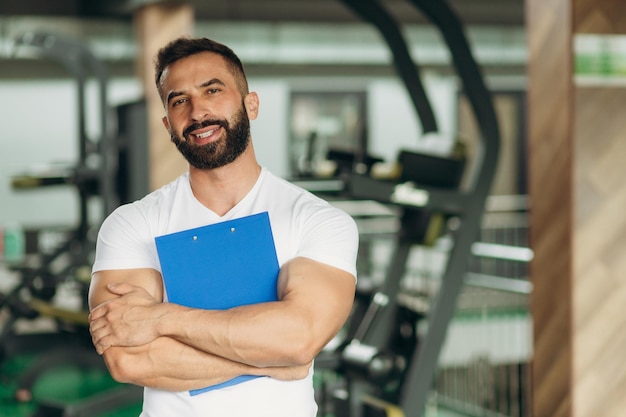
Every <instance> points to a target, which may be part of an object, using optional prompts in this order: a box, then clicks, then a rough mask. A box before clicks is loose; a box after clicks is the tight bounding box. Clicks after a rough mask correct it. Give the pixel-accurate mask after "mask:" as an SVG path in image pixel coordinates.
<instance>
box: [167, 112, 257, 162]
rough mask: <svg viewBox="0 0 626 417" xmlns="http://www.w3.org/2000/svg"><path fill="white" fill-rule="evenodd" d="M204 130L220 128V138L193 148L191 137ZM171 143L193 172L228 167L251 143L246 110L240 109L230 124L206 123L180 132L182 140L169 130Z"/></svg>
mask: <svg viewBox="0 0 626 417" xmlns="http://www.w3.org/2000/svg"><path fill="white" fill-rule="evenodd" d="M207 126H220V127H221V128H222V129H223V130H224V135H223V137H222V138H221V139H220V140H218V141H215V142H208V143H205V144H201V145H198V144H195V143H194V141H193V140H192V139H191V138H190V134H191V132H193V131H196V130H202V129H204V128H206V127H207ZM170 136H171V138H172V142H174V144H175V145H176V147H177V148H178V150H179V151H180V153H181V154H182V155H183V156H184V157H185V159H186V160H187V162H189V164H190V165H191V166H193V167H194V168H198V169H213V168H219V167H221V166H224V165H227V164H230V163H231V162H233V161H234V160H235V159H237V157H238V156H239V155H241V154H242V153H243V151H245V150H246V148H247V147H248V143H249V141H250V121H249V120H248V115H247V114H246V109H245V107H244V106H243V105H242V106H241V110H240V111H239V113H237V114H236V115H235V117H234V118H233V119H232V120H231V121H230V122H229V121H227V120H224V119H207V120H204V121H202V122H197V123H193V124H191V125H189V126H188V127H187V128H186V129H185V130H183V137H182V138H181V137H180V136H178V135H176V133H175V132H173V131H172V130H171V129H170Z"/></svg>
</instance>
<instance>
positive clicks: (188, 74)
mask: <svg viewBox="0 0 626 417" xmlns="http://www.w3.org/2000/svg"><path fill="white" fill-rule="evenodd" d="M160 92H161V95H162V99H163V102H164V105H165V108H166V117H164V118H163V124H164V125H165V127H166V128H167V130H168V131H169V133H170V137H171V138H172V142H174V144H176V147H177V148H178V150H179V151H180V152H181V153H182V155H183V156H184V157H185V159H187V161H188V162H189V163H190V164H191V166H193V167H195V168H198V169H214V168H219V167H221V166H224V165H226V164H229V163H231V162H232V161H234V160H235V159H236V158H237V157H238V156H239V155H241V154H242V153H243V152H244V151H245V150H246V148H247V147H248V144H249V141H250V120H251V119H254V118H256V115H257V109H258V98H257V97H256V94H255V93H250V94H248V95H246V96H245V97H243V98H242V95H241V90H240V89H239V88H238V84H237V80H236V79H235V77H234V75H233V74H232V72H231V71H230V68H229V67H228V65H227V64H226V61H225V60H224V58H222V57H221V56H220V55H217V54H213V53H209V52H204V53H200V54H196V55H192V56H189V57H187V58H184V59H181V60H180V61H177V62H175V63H173V64H172V65H170V66H169V67H168V68H167V69H166V70H165V71H164V73H163V76H162V83H161V88H160Z"/></svg>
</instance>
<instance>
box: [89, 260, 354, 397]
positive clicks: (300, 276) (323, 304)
mask: <svg viewBox="0 0 626 417" xmlns="http://www.w3.org/2000/svg"><path fill="white" fill-rule="evenodd" d="M354 290H355V280H354V277H353V276H352V275H351V274H349V273H348V272H345V271H342V270H340V269H337V268H334V267H331V266H328V265H325V264H322V263H319V262H316V261H313V260H311V259H308V258H296V259H294V260H292V261H290V262H289V263H287V264H285V265H283V267H282V268H281V270H280V273H279V277H278V298H279V301H276V302H270V303H262V304H255V305H248V306H243V307H237V308H233V309H229V310H200V309H191V308H187V307H183V306H180V305H177V304H173V303H163V302H162V300H163V286H162V280H161V275H160V274H159V272H158V271H156V270H153V269H131V270H115V271H100V272H96V273H95V274H94V276H93V280H92V283H91V287H90V292H89V305H90V309H91V314H90V331H91V335H92V339H93V343H94V346H95V347H96V350H97V351H98V353H99V354H101V355H103V357H104V360H105V362H106V364H107V367H108V368H109V371H110V372H111V375H112V376H113V377H114V378H115V379H116V380H118V381H120V382H129V383H133V384H136V385H142V386H147V387H152V388H157V389H163V390H169V391H185V390H191V389H198V388H202V387H206V386H209V385H214V384H217V383H221V382H224V381H227V380H229V379H232V378H233V377H235V376H239V375H244V374H248V375H266V376H270V377H273V378H276V379H282V380H293V379H301V378H304V377H305V376H306V375H307V374H308V370H309V367H310V365H311V362H312V360H313V359H314V358H315V356H316V355H317V354H318V353H319V351H320V350H321V349H322V348H323V347H324V346H325V345H326V344H327V343H328V341H329V340H330V339H332V337H333V336H335V334H336V333H337V332H338V331H339V329H340V328H341V326H342V325H343V324H344V322H345V321H346V319H347V317H348V315H349V314H350V310H351V308H352V302H353V300H354Z"/></svg>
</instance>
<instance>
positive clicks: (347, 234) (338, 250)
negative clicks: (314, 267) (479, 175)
mask: <svg viewBox="0 0 626 417" xmlns="http://www.w3.org/2000/svg"><path fill="white" fill-rule="evenodd" d="M306 219H307V220H306V223H305V225H304V235H303V237H302V244H301V246H300V248H299V251H298V254H297V255H298V256H303V257H307V258H310V259H313V260H315V261H318V262H322V263H325V264H327V265H330V266H333V267H335V268H339V269H342V270H344V271H347V272H349V273H350V274H352V275H353V276H354V277H356V273H357V271H356V257H357V252H358V246H359V233H358V229H357V226H356V222H355V221H354V219H353V218H352V217H350V216H349V215H348V214H347V213H345V212H344V211H342V210H340V209H338V208H336V207H333V206H331V205H329V204H324V205H319V206H317V207H315V208H314V210H312V211H311V213H310V214H309V216H306Z"/></svg>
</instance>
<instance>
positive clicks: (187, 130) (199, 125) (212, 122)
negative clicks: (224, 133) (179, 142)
mask: <svg viewBox="0 0 626 417" xmlns="http://www.w3.org/2000/svg"><path fill="white" fill-rule="evenodd" d="M214 125H218V126H220V127H223V128H225V129H226V130H228V122H227V121H226V120H221V119H213V120H203V121H202V122H196V123H192V124H190V125H189V126H187V127H186V128H185V130H183V137H184V138H185V139H187V138H188V137H189V134H190V133H191V132H193V131H194V130H197V129H202V128H205V127H207V126H214Z"/></svg>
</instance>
